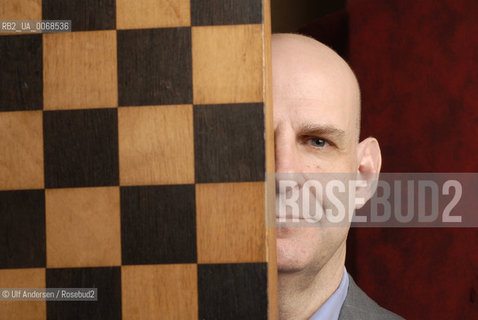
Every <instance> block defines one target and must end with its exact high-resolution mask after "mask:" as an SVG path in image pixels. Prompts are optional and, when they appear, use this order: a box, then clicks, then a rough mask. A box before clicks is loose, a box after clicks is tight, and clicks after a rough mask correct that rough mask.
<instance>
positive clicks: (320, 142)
mask: <svg viewBox="0 0 478 320" xmlns="http://www.w3.org/2000/svg"><path fill="white" fill-rule="evenodd" d="M309 144H310V145H311V146H313V147H316V148H323V147H325V146H326V145H327V141H325V140H324V139H320V138H312V139H310V140H309Z"/></svg>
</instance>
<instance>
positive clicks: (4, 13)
mask: <svg viewBox="0 0 478 320" xmlns="http://www.w3.org/2000/svg"><path fill="white" fill-rule="evenodd" d="M41 6H42V0H22V1H19V0H2V1H1V2H0V20H41V18H42V15H41Z"/></svg>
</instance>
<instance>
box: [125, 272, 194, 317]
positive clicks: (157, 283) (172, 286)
mask: <svg viewBox="0 0 478 320" xmlns="http://www.w3.org/2000/svg"><path fill="white" fill-rule="evenodd" d="M121 284H122V301H123V302H122V308H123V310H122V311H123V319H125V320H128V319H158V317H159V318H161V319H165V320H167V319H191V320H193V319H197V317H198V297H197V266H196V265H195V264H179V265H145V266H123V267H122V270H121Z"/></svg>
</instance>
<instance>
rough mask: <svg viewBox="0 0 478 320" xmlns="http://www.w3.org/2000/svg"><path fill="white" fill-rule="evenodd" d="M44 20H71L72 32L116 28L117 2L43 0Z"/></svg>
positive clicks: (109, 0) (104, 0)
mask: <svg viewBox="0 0 478 320" xmlns="http://www.w3.org/2000/svg"><path fill="white" fill-rule="evenodd" d="M42 15H43V20H71V27H72V31H87V30H111V29H115V27H116V1H115V0H100V1H98V0H81V1H78V0H43V1H42Z"/></svg>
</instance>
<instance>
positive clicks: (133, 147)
mask: <svg viewBox="0 0 478 320" xmlns="http://www.w3.org/2000/svg"><path fill="white" fill-rule="evenodd" d="M118 132H119V158H120V184H121V185H154V184H187V183H194V136H193V110H192V106H191V105H177V106H152V107H127V108H123V107H121V108H119V110H118Z"/></svg>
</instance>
